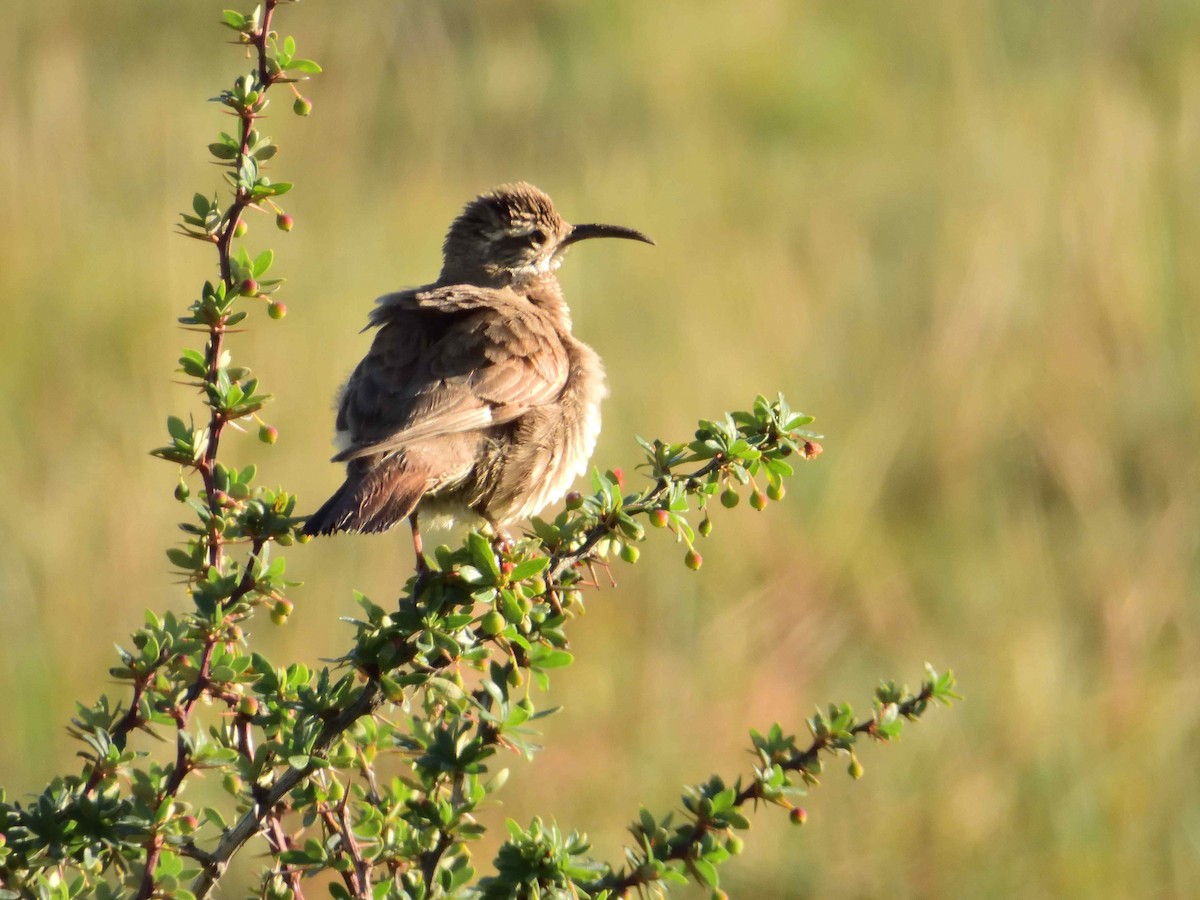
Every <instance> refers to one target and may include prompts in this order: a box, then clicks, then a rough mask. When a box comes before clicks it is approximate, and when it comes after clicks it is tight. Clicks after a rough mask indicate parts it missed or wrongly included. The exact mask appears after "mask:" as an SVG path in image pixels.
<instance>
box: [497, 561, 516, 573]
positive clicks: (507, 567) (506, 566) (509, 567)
mask: <svg viewBox="0 0 1200 900" xmlns="http://www.w3.org/2000/svg"><path fill="white" fill-rule="evenodd" d="M515 568H516V566H515V565H513V563H512V562H511V561H510V560H507V559H506V560H505V561H504V562H502V563H500V574H501V575H503V576H504V577H505V578H507V577H508V576H509V575H511V574H512V573H513V569H515Z"/></svg>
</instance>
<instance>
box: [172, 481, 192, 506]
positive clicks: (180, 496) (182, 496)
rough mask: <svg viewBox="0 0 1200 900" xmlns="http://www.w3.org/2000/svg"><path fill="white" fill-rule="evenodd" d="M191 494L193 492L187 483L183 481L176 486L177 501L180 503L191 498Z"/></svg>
mask: <svg viewBox="0 0 1200 900" xmlns="http://www.w3.org/2000/svg"><path fill="white" fill-rule="evenodd" d="M191 494H192V490H191V488H189V487H188V486H187V483H186V482H183V481H181V482H179V484H177V485H175V499H176V500H178V501H179V502H180V503H182V502H183V501H184V500H186V499H187V498H188V497H190V496H191Z"/></svg>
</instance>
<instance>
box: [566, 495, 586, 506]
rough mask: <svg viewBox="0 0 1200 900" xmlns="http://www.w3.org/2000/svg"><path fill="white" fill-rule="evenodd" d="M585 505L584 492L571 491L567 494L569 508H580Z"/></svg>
mask: <svg viewBox="0 0 1200 900" xmlns="http://www.w3.org/2000/svg"><path fill="white" fill-rule="evenodd" d="M581 506H583V494H581V493H579V491H571V492H570V493H569V494H567V509H579V507H581Z"/></svg>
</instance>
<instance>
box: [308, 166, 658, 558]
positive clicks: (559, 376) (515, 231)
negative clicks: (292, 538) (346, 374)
mask: <svg viewBox="0 0 1200 900" xmlns="http://www.w3.org/2000/svg"><path fill="white" fill-rule="evenodd" d="M597 237H617V238H629V239H632V240H637V241H644V242H645V243H647V244H653V243H654V242H653V241H652V240H650V238H648V237H646V235H644V234H642V233H641V232H638V231H634V230H633V229H631V228H621V227H619V226H615V225H570V224H569V223H567V222H566V221H565V220H564V219H563V218H562V217H561V216H560V215H559V214H558V213H557V212H556V211H555V209H554V204H553V203H551V201H550V198H549V197H547V196H546V195H545V194H544V193H542V192H541V191H540V190H538V189H537V188H535V187H534V186H533V185H530V184H524V183H519V184H510V185H503V186H501V187H498V188H496V189H495V190H492V191H488V192H487V193H485V194H481V195H480V196H478V197H476V198H475V199H474V200H472V201H471V202H470V203H468V204H467V206H466V208H465V209H464V210H463V212H462V214H461V215H460V216H459V217H458V218H457V219H455V220H454V223H453V224H452V225H451V226H450V231H449V233H448V234H447V235H446V240H445V243H444V245H443V248H442V254H443V260H444V261H443V265H442V273H441V275H440V276H439V277H438V280H437V281H435V282H434V283H433V284H429V285H425V286H424V287H418V288H411V289H409V290H404V291H399V292H397V293H394V294H386V295H384V296H383V297H380V298H379V300H378V301H376V303H377V306H376V308H375V309H374V310H373V311H372V312H371V315H370V318H369V321H368V325H367V328H372V327H378V328H379V331H378V333H377V334H376V335H375V340H374V342H373V343H372V345H371V349H370V351H369V352H368V353H367V355H366V356H365V357H364V358H363V360H362V362H360V363H359V364H358V367H357V368H356V369H355V370H354V373H353V374H352V375H351V376H350V379H349V381H347V382H346V385H345V387H343V389H342V392H341V396H340V400H339V402H338V412H337V424H336V429H337V442H338V446H339V447H340V448H341V452H339V453H338V454H337V455H336V456H335V457H333V459H334V461H335V462H345V463H346V481H345V483H344V484H343V485H342V486H341V487H340V488H338V490H337V492H336V493H335V494H334V495H333V496H332V497H330V498H329V500H328V501H326V503H325V505H324V506H322V507H321V508H320V509H319V510H318V511H317V512H316V513H314V514H313V515H312V516H311V517H310V518H309V520H308V522H307V524H306V526H305V529H304V530H305V532H306V533H307V534H331V533H333V532H335V531H357V532H378V531H384V530H386V529H388V528H391V527H392V526H393V525H395V524H396V523H397V522H399V521H400V520H401V519H403V518H405V517H406V516H407V517H409V520H410V523H411V525H412V531H413V543H414V545H415V546H416V549H417V560H418V564H421V565H423V557H422V556H421V539H420V531H419V529H418V525H417V515H418V512H419V513H421V514H422V515H424V516H426V517H430V518H434V519H437V520H441V521H442V522H443V523H444V522H446V521H447V520H449V521H453V520H454V519H458V518H464V517H466V518H473V517H474V516H479V517H482V518H483V519H485V520H487V521H488V522H490V523H491V524H492V525H493V526H494V527H496V528H497V529H500V528H503V526H505V525H507V524H509V523H511V522H514V521H516V520H519V519H523V518H526V517H528V516H531V515H533V514H535V513H537V512H538V511H539V510H541V509H542V508H543V507H544V506H546V505H547V504H549V503H552V502H554V501H555V500H558V499H559V498H560V497H562V496H563V494H564V493H565V492H566V490H567V488H568V487H569V486H570V484H571V482H572V480H574V478H575V477H576V476H578V475H580V474H581V473H582V472H583V471H584V470H585V469H586V467H587V461H588V458H589V457H590V456H591V453H592V449H593V448H594V447H595V444H596V438H597V436H598V434H599V431H600V401H601V399H602V398H603V397H604V396H605V395H606V394H607V389H606V387H605V383H604V370H603V367H602V365H601V363H600V357H599V356H597V355H596V352H595V351H594V350H592V348H591V347H589V346H587V344H584V343H583V342H582V341H579V340H576V338H575V337H574V336H573V335H572V334H571V314H570V310H568V308H567V304H566V302H565V301H564V300H563V295H562V288H561V287H560V286H559V283H558V279H557V278H556V277H555V274H554V273H555V270H556V269H558V267H559V265H560V264H561V263H562V260H563V257H564V256H565V255H566V252H567V248H568V247H570V245H571V244H574V243H577V242H578V241H581V240H584V239H586V238H597ZM472 514H474V515H472Z"/></svg>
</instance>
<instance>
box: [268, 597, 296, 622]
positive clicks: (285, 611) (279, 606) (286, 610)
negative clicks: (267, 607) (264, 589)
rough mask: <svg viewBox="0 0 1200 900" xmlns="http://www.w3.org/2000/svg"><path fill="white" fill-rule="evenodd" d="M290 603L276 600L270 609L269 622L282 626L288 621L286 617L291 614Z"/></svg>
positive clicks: (291, 607)
mask: <svg viewBox="0 0 1200 900" xmlns="http://www.w3.org/2000/svg"><path fill="white" fill-rule="evenodd" d="M292 609H293V606H292V602H291V601H290V600H277V601H275V605H274V606H272V607H271V621H272V622H274V623H275V624H276V625H282V624H284V623H285V622H287V620H288V616H290V615H291V614H292Z"/></svg>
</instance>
